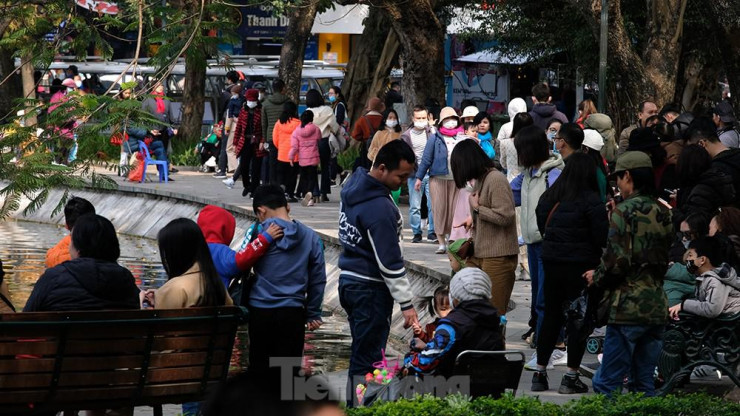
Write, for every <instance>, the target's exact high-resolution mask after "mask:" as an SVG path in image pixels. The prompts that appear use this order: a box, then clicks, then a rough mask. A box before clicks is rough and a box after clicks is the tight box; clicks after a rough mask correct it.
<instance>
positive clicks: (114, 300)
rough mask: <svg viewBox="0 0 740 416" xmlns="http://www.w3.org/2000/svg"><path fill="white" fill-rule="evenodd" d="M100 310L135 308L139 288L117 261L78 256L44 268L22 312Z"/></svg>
mask: <svg viewBox="0 0 740 416" xmlns="http://www.w3.org/2000/svg"><path fill="white" fill-rule="evenodd" d="M100 309H139V288H138V287H136V282H135V280H134V276H132V275H131V272H129V271H128V269H126V268H124V267H122V266H119V265H118V263H111V262H107V261H101V260H95V259H92V258H87V257H82V258H78V259H74V260H70V261H65V262H64V263H62V264H60V265H58V266H56V267H52V268H51V269H48V270H46V272H44V274H42V275H41V277H40V278H39V280H38V281H37V282H36V286H34V287H33V292H31V296H30V297H29V298H28V302H26V307H25V308H23V312H41V311H91V310H100Z"/></svg>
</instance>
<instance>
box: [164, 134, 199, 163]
mask: <svg viewBox="0 0 740 416" xmlns="http://www.w3.org/2000/svg"><path fill="white" fill-rule="evenodd" d="M171 143H172V154H171V155H170V163H172V164H173V165H176V166H200V155H199V154H198V153H197V152H196V151H195V146H196V145H195V144H193V143H192V142H189V141H186V140H180V139H179V138H176V139H174V140H171Z"/></svg>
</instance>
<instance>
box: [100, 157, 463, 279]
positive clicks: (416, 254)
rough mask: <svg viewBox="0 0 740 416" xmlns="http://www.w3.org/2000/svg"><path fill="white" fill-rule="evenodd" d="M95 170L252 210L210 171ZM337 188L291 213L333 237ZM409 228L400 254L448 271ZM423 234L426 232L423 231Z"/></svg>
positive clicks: (132, 186) (126, 186) (125, 186)
mask: <svg viewBox="0 0 740 416" xmlns="http://www.w3.org/2000/svg"><path fill="white" fill-rule="evenodd" d="M97 171H98V172H99V173H107V174H109V175H110V176H111V177H112V178H114V179H115V180H116V182H118V184H119V186H120V187H121V189H122V190H143V191H154V192H157V193H166V194H167V195H168V196H173V197H178V198H183V199H188V200H195V201H196V202H207V201H218V202H220V203H222V204H228V205H232V206H235V207H239V208H243V209H248V210H250V211H251V210H252V200H251V199H249V197H243V196H242V195H241V193H242V186H241V183H237V184H236V186H234V189H228V188H227V187H226V186H225V185H224V184H223V183H222V182H221V179H215V178H213V176H212V174H210V173H209V174H206V173H200V172H192V171H185V170H181V171H180V172H179V173H176V174H174V175H172V176H173V178H174V179H175V181H174V182H169V183H166V184H165V183H159V182H146V183H143V184H142V183H138V182H135V183H134V182H128V181H124V180H123V179H122V178H120V177H118V176H116V175H115V174H114V173H111V172H110V171H104V170H101V169H100V168H98V169H97ZM148 177H149V178H151V179H154V180H156V178H157V176H156V170H155V169H154V168H150V169H149V174H148ZM340 190H341V187H336V188H332V189H331V194H330V195H329V199H330V202H323V203H321V204H317V205H315V206H313V207H303V206H301V204H300V203H294V204H290V209H291V215H292V216H293V218H295V219H297V220H299V221H301V222H302V223H304V224H306V225H307V226H309V227H311V228H312V229H314V230H315V231H317V232H319V233H322V234H324V235H326V236H328V237H330V238H332V239H336V238H337V234H338V227H337V225H338V223H339V192H340ZM408 211H409V210H408V205H401V213H402V214H403V216H404V223H405V224H408V214H409V212H408ZM411 237H413V236H412V235H411V230H410V228H408V227H406V229H405V230H404V245H403V249H404V257H405V258H406V259H407V260H410V261H412V262H414V263H416V264H418V265H420V266H423V267H427V268H429V269H432V270H436V271H438V272H440V273H443V274H445V275H449V273H450V265H449V260H448V259H447V255H441V254H434V251H435V250H436V249H437V245H436V244H433V243H429V242H426V238H425V239H424V242H423V243H420V244H412V243H411ZM424 237H426V232H425V233H424Z"/></svg>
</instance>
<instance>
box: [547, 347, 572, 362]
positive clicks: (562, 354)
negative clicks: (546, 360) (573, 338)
mask: <svg viewBox="0 0 740 416" xmlns="http://www.w3.org/2000/svg"><path fill="white" fill-rule="evenodd" d="M550 363H552V365H568V352H567V351H563V350H559V349H557V348H555V349H554V350H552V355H551V356H550Z"/></svg>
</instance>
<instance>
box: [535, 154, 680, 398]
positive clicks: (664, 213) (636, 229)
mask: <svg viewBox="0 0 740 416" xmlns="http://www.w3.org/2000/svg"><path fill="white" fill-rule="evenodd" d="M615 176H616V180H617V187H618V188H619V191H620V194H621V195H622V197H624V201H622V202H620V203H619V204H617V206H616V207H615V208H614V210H613V211H612V214H611V219H610V223H609V237H608V239H607V244H606V251H605V252H604V254H603V255H602V256H601V263H600V265H599V266H598V267H597V268H596V270H590V271H587V272H586V273H584V275H583V277H584V278H585V279H586V282H587V283H588V285H589V287H592V289H594V290H598V291H605V293H604V295H603V296H606V297H607V299H608V302H609V305H610V307H609V312H608V321H607V325H606V336H605V340H604V355H603V359H602V361H601V367H599V370H598V371H597V372H596V374H595V375H594V378H593V388H594V391H595V392H597V393H603V394H612V393H614V392H616V391H619V390H620V389H622V387H623V386H624V375H625V374H630V386H631V390H632V391H636V392H641V393H644V394H645V396H648V397H649V396H653V395H654V394H655V384H654V371H655V367H656V365H657V363H658V358H659V356H660V351H661V349H662V345H663V341H662V339H663V331H664V328H665V323H666V319H667V318H668V305H667V303H666V296H665V293H663V288H662V281H663V276H665V272H666V269H667V266H668V248H669V246H670V243H671V235H672V226H671V212H670V210H669V209H668V208H666V207H665V206H664V205H663V204H661V203H660V202H658V199H657V190H656V189H655V179H654V177H653V169H652V163H651V162H650V157H649V156H648V155H646V154H645V153H643V152H636V151H631V152H629V151H628V152H625V153H624V154H622V155H621V156H620V157H619V158H618V159H617V164H616V167H615ZM545 382H546V380H545Z"/></svg>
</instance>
